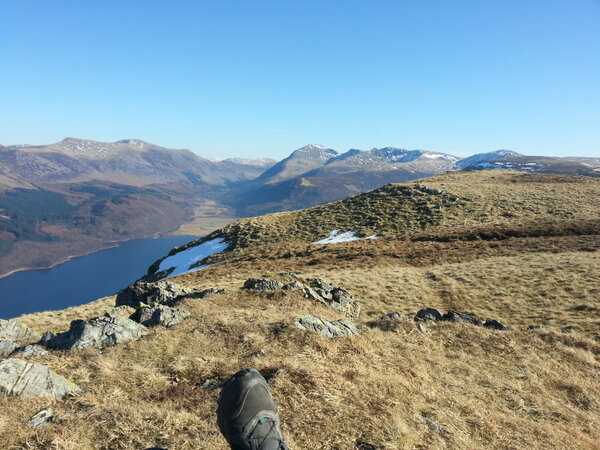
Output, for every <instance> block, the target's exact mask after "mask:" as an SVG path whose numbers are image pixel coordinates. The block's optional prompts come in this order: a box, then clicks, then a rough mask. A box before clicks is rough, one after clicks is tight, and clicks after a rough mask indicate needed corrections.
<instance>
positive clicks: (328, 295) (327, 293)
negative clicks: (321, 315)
mask: <svg viewBox="0 0 600 450" xmlns="http://www.w3.org/2000/svg"><path fill="white" fill-rule="evenodd" d="M316 292H317V294H319V295H320V296H321V297H323V298H324V299H325V300H329V301H330V300H333V294H332V293H331V291H326V290H325V289H316Z"/></svg>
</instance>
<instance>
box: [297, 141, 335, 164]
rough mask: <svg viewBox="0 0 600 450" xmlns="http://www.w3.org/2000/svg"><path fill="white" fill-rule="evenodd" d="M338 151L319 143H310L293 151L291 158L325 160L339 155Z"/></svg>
mask: <svg viewBox="0 0 600 450" xmlns="http://www.w3.org/2000/svg"><path fill="white" fill-rule="evenodd" d="M337 154H338V152H336V151H335V150H333V149H331V148H328V147H325V146H323V145H318V144H308V145H305V146H304V147H301V148H299V149H298V150H295V151H293V152H292V154H291V155H290V156H289V158H294V159H295V158H301V159H311V160H319V161H322V162H325V161H327V160H329V159H331V158H333V157H334V156H337Z"/></svg>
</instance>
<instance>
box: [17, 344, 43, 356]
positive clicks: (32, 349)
mask: <svg viewBox="0 0 600 450" xmlns="http://www.w3.org/2000/svg"><path fill="white" fill-rule="evenodd" d="M47 354H48V350H46V349H45V348H44V347H42V346H41V345H37V344H30V345H26V346H24V347H19V348H18V349H16V350H15V351H14V353H13V355H12V356H18V357H19V358H29V357H31V356H46V355H47Z"/></svg>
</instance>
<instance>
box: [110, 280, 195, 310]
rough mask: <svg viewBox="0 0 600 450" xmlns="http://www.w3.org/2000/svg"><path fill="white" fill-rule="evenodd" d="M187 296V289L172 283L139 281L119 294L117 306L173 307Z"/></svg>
mask: <svg viewBox="0 0 600 450" xmlns="http://www.w3.org/2000/svg"><path fill="white" fill-rule="evenodd" d="M187 294H189V291H188V290H187V289H185V288H184V287H183V286H180V285H179V284H177V283H173V282H170V281H159V282H156V283H147V282H145V281H138V282H136V283H134V284H132V285H130V286H127V287H126V288H125V289H123V290H122V291H121V292H119V294H118V295H117V299H116V302H115V304H116V306H121V305H128V306H132V307H134V308H138V307H140V306H142V305H154V304H163V305H173V304H174V303H175V302H176V301H177V300H178V299H179V298H181V297H184V296H185V295H187Z"/></svg>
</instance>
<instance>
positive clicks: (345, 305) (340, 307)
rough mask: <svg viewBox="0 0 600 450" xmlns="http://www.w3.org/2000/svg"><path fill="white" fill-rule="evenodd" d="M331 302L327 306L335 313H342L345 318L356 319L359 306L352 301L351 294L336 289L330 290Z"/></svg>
mask: <svg viewBox="0 0 600 450" xmlns="http://www.w3.org/2000/svg"><path fill="white" fill-rule="evenodd" d="M331 296H332V301H331V302H330V303H329V305H330V306H331V307H332V308H333V309H335V310H336V311H340V312H341V313H344V315H346V316H347V317H354V318H356V317H358V316H359V315H360V309H361V304H360V303H358V302H357V301H355V300H354V298H353V297H352V294H350V292H348V291H347V290H345V289H342V288H339V287H336V288H334V289H332V290H331Z"/></svg>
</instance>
